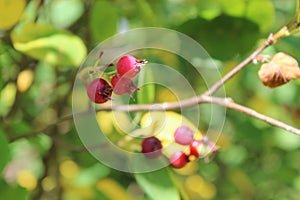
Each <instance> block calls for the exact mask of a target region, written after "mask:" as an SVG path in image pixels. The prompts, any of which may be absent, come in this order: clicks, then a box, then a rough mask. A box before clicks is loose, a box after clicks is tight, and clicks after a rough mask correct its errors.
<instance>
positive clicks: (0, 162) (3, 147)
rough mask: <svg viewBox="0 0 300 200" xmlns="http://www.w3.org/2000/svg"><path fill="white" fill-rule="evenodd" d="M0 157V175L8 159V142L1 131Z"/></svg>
mask: <svg viewBox="0 0 300 200" xmlns="http://www.w3.org/2000/svg"><path fill="white" fill-rule="evenodd" d="M0 155H1V159H0V173H2V170H3V169H4V167H5V166H6V164H7V162H8V161H9V159H10V150H9V146H8V140H7V138H6V136H5V135H4V133H3V131H2V130H0Z"/></svg>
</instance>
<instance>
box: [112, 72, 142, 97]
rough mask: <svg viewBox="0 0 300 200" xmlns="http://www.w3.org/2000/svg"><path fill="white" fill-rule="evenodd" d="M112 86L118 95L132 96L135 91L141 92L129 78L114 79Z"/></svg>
mask: <svg viewBox="0 0 300 200" xmlns="http://www.w3.org/2000/svg"><path fill="white" fill-rule="evenodd" d="M111 84H112V87H113V91H114V93H115V94H117V95H124V94H129V95H130V96H132V93H133V92H134V91H136V90H139V88H138V87H136V86H135V85H134V83H133V82H132V80H131V79H129V78H127V77H120V76H118V75H115V76H113V77H112V79H111Z"/></svg>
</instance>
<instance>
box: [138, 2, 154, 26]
mask: <svg viewBox="0 0 300 200" xmlns="http://www.w3.org/2000/svg"><path fill="white" fill-rule="evenodd" d="M136 5H137V8H138V9H137V10H138V11H139V13H140V16H141V19H142V20H143V23H144V25H145V26H155V25H157V21H156V16H155V14H154V12H153V10H152V8H151V6H150V4H149V3H148V2H147V1H145V0H138V1H137V2H136Z"/></svg>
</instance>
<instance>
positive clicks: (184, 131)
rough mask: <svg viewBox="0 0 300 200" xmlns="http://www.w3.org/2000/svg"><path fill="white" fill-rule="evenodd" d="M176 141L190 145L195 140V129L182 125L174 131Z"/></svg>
mask: <svg viewBox="0 0 300 200" xmlns="http://www.w3.org/2000/svg"><path fill="white" fill-rule="evenodd" d="M174 139H175V142H177V143H178V144H182V145H189V144H190V143H192V142H193V140H194V131H193V130H192V129H190V128H189V127H187V126H180V127H178V128H177V129H176V131H175V133H174Z"/></svg>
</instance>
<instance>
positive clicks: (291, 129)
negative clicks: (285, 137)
mask: <svg viewBox="0 0 300 200" xmlns="http://www.w3.org/2000/svg"><path fill="white" fill-rule="evenodd" d="M211 103H212V104H217V105H220V106H224V107H226V108H230V109H232V110H236V111H238V112H241V113H245V114H246V115H249V116H252V117H254V118H257V119H260V120H262V121H264V122H266V123H268V124H270V125H273V126H276V127H278V128H282V129H284V130H286V131H289V132H291V133H294V134H296V135H299V136H300V129H297V128H295V127H293V126H290V125H288V124H286V123H283V122H282V121H279V120H276V119H274V118H271V117H268V116H266V115H264V114H261V113H259V112H257V111H255V110H253V109H251V108H248V107H245V106H242V105H240V104H237V103H234V102H233V101H224V99H222V98H221V99H220V98H216V97H211Z"/></svg>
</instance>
